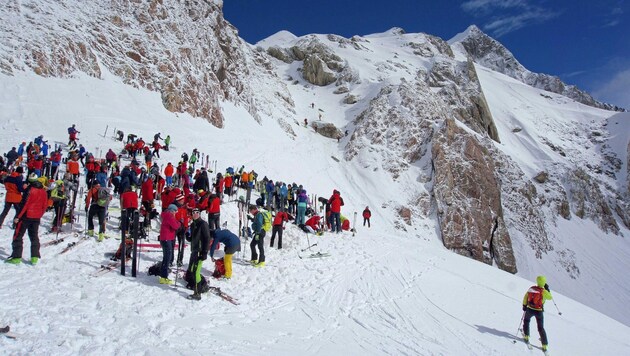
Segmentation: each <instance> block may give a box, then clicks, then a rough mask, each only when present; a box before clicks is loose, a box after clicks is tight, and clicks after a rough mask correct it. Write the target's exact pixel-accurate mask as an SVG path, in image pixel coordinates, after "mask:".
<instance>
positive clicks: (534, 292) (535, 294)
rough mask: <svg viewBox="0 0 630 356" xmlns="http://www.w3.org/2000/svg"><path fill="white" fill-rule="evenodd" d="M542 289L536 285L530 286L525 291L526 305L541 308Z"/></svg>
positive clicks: (542, 301)
mask: <svg viewBox="0 0 630 356" xmlns="http://www.w3.org/2000/svg"><path fill="white" fill-rule="evenodd" d="M543 303H544V300H543V289H542V288H540V287H538V286H532V287H531V288H529V290H528V291H527V306H528V307H529V308H530V309H534V310H543Z"/></svg>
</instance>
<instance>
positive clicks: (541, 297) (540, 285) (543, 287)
mask: <svg viewBox="0 0 630 356" xmlns="http://www.w3.org/2000/svg"><path fill="white" fill-rule="evenodd" d="M551 299H552V297H551V291H550V290H549V285H548V284H547V278H545V276H538V277H536V285H535V286H531V287H530V288H529V289H528V290H527V293H525V297H523V311H524V312H525V314H524V315H523V338H524V339H525V343H527V344H529V321H530V319H531V318H532V316H533V317H535V318H536V324H537V325H538V334H539V335H540V341H541V342H542V349H543V351H545V352H546V351H547V345H548V343H549V341H548V340H547V332H545V327H544V318H543V312H544V304H545V301H547V300H551Z"/></svg>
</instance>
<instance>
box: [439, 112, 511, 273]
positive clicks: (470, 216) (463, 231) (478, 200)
mask: <svg viewBox="0 0 630 356" xmlns="http://www.w3.org/2000/svg"><path fill="white" fill-rule="evenodd" d="M432 153H433V166H434V168H435V173H434V191H433V194H434V197H435V201H436V204H437V207H438V216H439V224H440V229H441V233H442V240H443V242H444V246H446V247H447V248H448V249H450V250H452V251H455V252H457V253H459V254H461V255H464V256H468V257H472V258H474V259H476V260H479V261H482V262H484V263H487V264H492V262H493V260H494V261H496V263H497V266H498V267H499V268H501V269H503V270H505V271H508V272H510V273H516V260H515V258H514V251H513V250H512V241H511V239H510V235H509V233H508V230H507V228H506V226H505V223H504V220H503V209H502V206H501V188H500V185H499V182H498V180H497V179H496V177H495V171H494V167H495V163H494V160H493V158H492V156H491V155H490V154H489V152H488V150H487V149H485V148H484V147H483V146H482V145H481V144H480V143H479V142H478V141H477V139H476V138H475V137H474V136H473V135H471V134H469V133H467V132H466V131H464V130H462V129H461V128H459V127H457V124H456V123H455V121H453V120H446V121H445V122H444V125H443V127H442V129H441V130H440V131H438V132H437V133H436V136H435V139H434V141H433V147H432Z"/></svg>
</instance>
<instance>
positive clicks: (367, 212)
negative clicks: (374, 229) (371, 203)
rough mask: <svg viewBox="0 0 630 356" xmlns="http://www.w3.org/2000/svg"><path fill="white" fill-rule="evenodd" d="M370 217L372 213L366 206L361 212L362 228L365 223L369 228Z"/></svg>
mask: <svg viewBox="0 0 630 356" xmlns="http://www.w3.org/2000/svg"><path fill="white" fill-rule="evenodd" d="M371 217H372V212H371V211H370V207H368V206H366V207H365V210H363V226H365V223H366V222H367V224H368V227H370V218H371Z"/></svg>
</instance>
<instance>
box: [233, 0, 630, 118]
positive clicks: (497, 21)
mask: <svg viewBox="0 0 630 356" xmlns="http://www.w3.org/2000/svg"><path fill="white" fill-rule="evenodd" d="M223 10H224V16H225V18H226V19H227V20H228V21H229V22H230V23H232V24H233V25H234V26H236V28H237V29H238V30H239V33H240V36H241V37H242V38H243V39H245V40H246V41H247V42H249V43H256V42H257V41H259V40H261V39H263V38H266V37H268V36H270V35H272V34H274V33H276V32H278V31H280V30H287V31H290V32H292V33H293V34H295V35H297V36H303V35H306V34H309V33H325V34H328V33H334V34H338V35H341V36H344V37H351V36H353V35H367V34H371V33H376V32H383V31H385V30H387V29H389V28H391V27H402V28H403V29H405V31H407V32H425V33H429V34H432V35H436V36H439V37H441V38H443V39H445V40H448V39H450V38H451V37H453V36H454V35H455V34H457V33H459V32H462V31H463V30H465V29H466V28H467V27H468V26H469V25H471V24H475V25H477V26H479V28H481V29H482V30H483V31H484V32H486V33H487V34H489V35H490V36H492V37H494V38H495V39H497V40H498V41H500V42H501V43H503V45H505V46H506V47H507V48H508V49H509V50H510V51H511V52H512V53H514V55H515V56H516V58H517V59H518V60H519V61H520V62H521V63H522V64H523V65H524V66H525V67H526V68H528V69H529V70H532V71H534V72H542V73H548V74H553V75H557V76H559V77H560V78H562V79H563V80H564V81H565V82H566V83H569V84H575V85H577V86H579V87H580V88H582V89H584V90H586V91H588V92H589V93H591V94H592V95H593V96H595V97H596V98H597V99H600V100H604V101H606V102H610V103H613V104H616V105H620V106H623V107H625V108H628V109H630V24H629V19H630V0H599V1H587V0H573V1H568V0H468V1H451V0H438V1H436V0H430V1H424V0H390V1H374V0H364V1H348V0H318V1H308V2H306V1H296V0H293V1H290V0H224V3H223Z"/></svg>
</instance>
